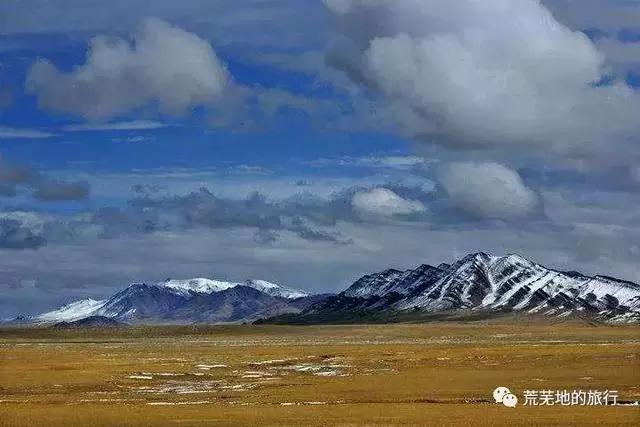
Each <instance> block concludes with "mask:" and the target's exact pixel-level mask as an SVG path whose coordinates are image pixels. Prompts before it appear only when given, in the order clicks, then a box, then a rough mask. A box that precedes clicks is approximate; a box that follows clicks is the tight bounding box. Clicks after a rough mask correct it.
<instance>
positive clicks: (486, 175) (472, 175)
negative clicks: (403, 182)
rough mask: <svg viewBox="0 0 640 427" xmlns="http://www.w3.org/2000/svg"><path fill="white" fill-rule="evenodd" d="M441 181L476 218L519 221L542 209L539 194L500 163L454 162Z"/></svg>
mask: <svg viewBox="0 0 640 427" xmlns="http://www.w3.org/2000/svg"><path fill="white" fill-rule="evenodd" d="M439 178H440V184H442V186H443V187H444V189H445V191H446V192H447V194H448V195H449V197H450V198H451V200H452V201H453V202H454V203H455V204H456V205H457V206H459V207H460V208H462V209H464V210H465V211H466V212H467V213H468V214H470V215H473V216H478V217H482V218H490V219H503V220H515V219H521V218H525V217H527V216H529V215H532V214H533V213H534V212H535V211H536V209H537V207H538V203H539V200H538V196H537V194H536V193H535V192H534V191H533V190H531V189H530V188H528V187H527V186H526V185H525V184H524V182H523V181H522V178H521V177H520V175H518V173H517V172H515V171H513V170H511V169H509V168H507V167H505V166H502V165H500V164H497V163H473V162H458V163H450V164H448V165H447V166H445V167H443V168H442V169H441V170H440V173H439Z"/></svg>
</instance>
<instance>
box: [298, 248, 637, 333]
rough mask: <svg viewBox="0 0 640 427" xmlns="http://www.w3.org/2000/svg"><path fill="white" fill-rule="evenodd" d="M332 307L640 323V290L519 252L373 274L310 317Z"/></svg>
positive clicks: (314, 309)
mask: <svg viewBox="0 0 640 427" xmlns="http://www.w3.org/2000/svg"><path fill="white" fill-rule="evenodd" d="M391 272H393V273H391ZM332 310H333V312H334V314H335V313H336V312H337V313H340V312H341V310H342V311H345V310H346V311H347V312H349V313H354V312H367V311H381V310H382V311H385V310H389V311H390V312H398V311H410V312H414V311H420V312H427V313H436V312H451V311H459V310H465V311H469V310H474V311H483V312H496V313H504V312H509V311H512V312H525V313H536V314H542V315H547V316H568V315H580V316H591V317H593V318H597V319H602V320H606V321H612V322H616V321H620V322H637V321H638V320H640V285H636V284H633V283H630V282H625V281H621V280H616V279H609V278H604V277H601V276H594V277H590V276H587V275H582V274H578V273H563V272H560V271H555V270H551V269H548V268H545V267H543V266H542V265H539V264H536V263H534V262H531V261H529V260H528V259H526V258H524V257H523V256H521V255H519V254H513V253H512V254H508V255H505V256H502V257H497V256H493V255H490V254H487V253H485V252H476V253H471V254H469V255H467V256H465V257H463V258H462V259H460V260H458V261H456V262H454V263H452V264H446V263H443V264H440V265H439V266H438V267H437V268H436V267H434V268H432V269H426V268H424V266H420V267H418V268H416V269H414V270H406V271H402V272H401V271H398V270H393V269H387V270H384V271H382V272H380V273H377V274H368V275H366V276H363V277H362V278H360V279H358V280H357V281H356V282H354V283H353V285H351V286H350V287H349V288H348V289H346V290H345V291H344V292H342V293H340V294H339V295H338V296H336V297H331V298H329V299H327V300H326V301H324V302H323V303H322V305H319V306H314V307H311V308H310V309H309V311H308V312H309V313H314V314H315V315H320V316H322V315H327V316H328V315H329V314H328V313H327V311H332ZM323 313H324V314H323Z"/></svg>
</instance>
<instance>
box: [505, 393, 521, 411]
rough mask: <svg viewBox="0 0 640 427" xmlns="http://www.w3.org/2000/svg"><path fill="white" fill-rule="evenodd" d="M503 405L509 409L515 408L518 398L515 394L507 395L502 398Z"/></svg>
mask: <svg viewBox="0 0 640 427" xmlns="http://www.w3.org/2000/svg"><path fill="white" fill-rule="evenodd" d="M502 403H503V404H504V406H506V407H507V408H515V407H516V405H517V404H518V398H517V397H516V395H515V394H511V393H509V394H505V395H504V397H503V398H502Z"/></svg>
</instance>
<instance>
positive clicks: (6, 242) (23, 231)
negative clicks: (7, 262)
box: [0, 218, 45, 249]
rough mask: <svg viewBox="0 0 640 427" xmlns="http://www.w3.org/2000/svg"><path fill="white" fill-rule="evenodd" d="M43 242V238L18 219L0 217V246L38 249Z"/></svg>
mask: <svg viewBox="0 0 640 427" xmlns="http://www.w3.org/2000/svg"><path fill="white" fill-rule="evenodd" d="M44 243H45V241H44V238H43V237H42V236H41V235H39V234H37V233H36V232H34V230H32V229H31V228H30V227H28V226H27V225H26V224H24V223H23V222H22V221H20V220H16V219H9V218H3V219H0V248H3V249H38V248H39V247H41V246H43V245H44Z"/></svg>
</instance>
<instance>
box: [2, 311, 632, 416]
mask: <svg viewBox="0 0 640 427" xmlns="http://www.w3.org/2000/svg"><path fill="white" fill-rule="evenodd" d="M639 334H640V328H638V327H637V326H617V327H614V326H597V327H596V326H589V325H585V324H556V325H553V324H545V323H539V322H532V323H525V322H524V321H519V322H512V323H509V322H499V323H495V322H477V323H459V324H455V323H434V324H425V325H370V326H298V327H292V326H225V327H137V328H131V329H123V330H117V331H56V330H52V329H5V330H0V425H2V426H58V425H60V426H63V425H77V426H137V425H150V426H160V425H182V426H202V425H317V426H326V425H541V426H548V425H580V426H583V425H639V424H640V407H633V406H617V407H580V406H573V407H561V406H554V407H533V408H532V407H525V406H522V405H519V406H518V407H517V408H514V409H509V408H506V407H504V406H502V405H497V404H495V403H492V402H491V392H492V391H493V389H494V388H495V387H496V386H498V385H505V386H508V387H510V388H511V390H512V391H515V392H516V394H518V395H519V396H520V397H521V396H522V392H523V391H524V390H526V389H534V390H543V389H550V390H556V389H561V390H562V389H567V390H573V389H583V390H617V391H618V392H619V399H620V400H621V401H625V402H631V401H636V400H638V399H639V398H640V389H639V388H638V387H639V384H640V360H639V357H640V336H639ZM223 365H224V366H223Z"/></svg>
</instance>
